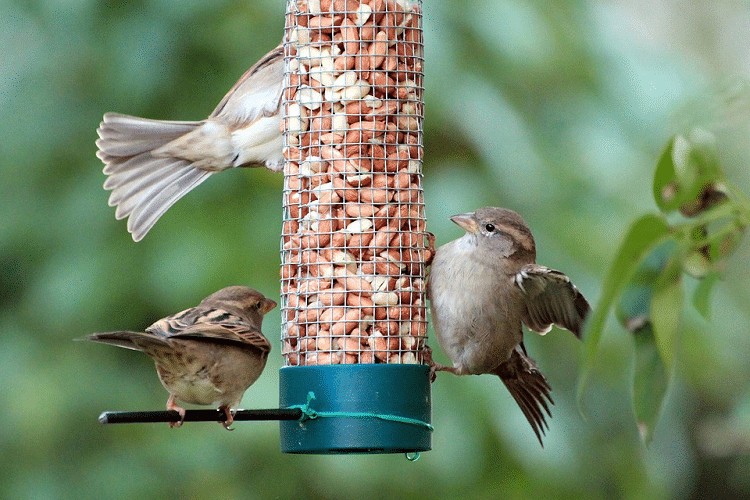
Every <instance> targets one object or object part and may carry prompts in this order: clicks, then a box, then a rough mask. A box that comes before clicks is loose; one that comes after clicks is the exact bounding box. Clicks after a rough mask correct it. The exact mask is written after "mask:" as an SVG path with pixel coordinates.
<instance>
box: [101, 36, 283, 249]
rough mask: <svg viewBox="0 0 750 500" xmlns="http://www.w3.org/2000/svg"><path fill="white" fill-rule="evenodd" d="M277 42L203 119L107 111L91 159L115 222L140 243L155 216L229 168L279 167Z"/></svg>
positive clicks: (279, 57) (279, 63)
mask: <svg viewBox="0 0 750 500" xmlns="http://www.w3.org/2000/svg"><path fill="white" fill-rule="evenodd" d="M283 79H284V54H283V47H282V45H279V46H277V47H276V48H275V49H273V50H272V51H271V52H269V53H268V54H266V55H265V56H263V58H262V59H261V60H260V61H258V62H257V63H255V65H254V66H253V67H251V68H250V69H249V70H247V71H246V72H245V74H244V75H242V77H241V78H240V79H239V80H238V81H237V83H235V84H234V86H233V87H232V88H231V89H229V92H228V93H227V95H225V96H224V98H223V99H222V100H221V102H220V103H219V105H218V106H216V109H214V111H213V113H211V115H210V116H209V117H208V118H206V119H205V120H202V121H196V122H184V121H161V120H150V119H147V118H138V117H135V116H128V115H122V114H118V113H106V114H105V115H104V119H103V121H102V122H101V124H100V125H99V128H98V129H97V133H98V135H99V139H98V140H97V141H96V146H97V148H98V151H97V153H96V155H97V157H99V159H100V160H101V161H102V162H103V163H104V174H105V175H107V179H106V181H105V182H104V189H107V190H111V191H112V193H111V194H110V196H109V206H111V207H112V206H116V207H117V209H116V212H115V217H116V218H117V220H120V219H123V218H125V217H129V219H128V224H127V228H128V232H130V233H131V235H132V237H133V240H134V241H140V240H141V239H143V237H144V236H145V235H146V233H148V231H149V229H151V228H152V227H153V225H154V224H155V223H156V221H157V220H159V217H161V216H162V215H163V214H164V212H166V211H167V210H168V209H169V207H171V206H172V205H174V203H176V202H177V200H179V199H180V198H182V197H183V196H185V195H186V194H187V193H189V192H190V191H191V190H192V189H193V188H195V187H196V186H198V185H199V184H200V183H202V182H203V181H205V180H206V179H207V178H208V177H209V176H210V175H211V174H213V173H216V172H221V171H222V170H227V169H229V168H234V167H258V166H263V165H265V166H266V167H267V168H268V169H270V170H272V171H274V172H278V171H279V170H281V169H282V167H283V158H282V138H281V130H280V125H281V114H280V112H279V109H280V104H281V94H282V89H283Z"/></svg>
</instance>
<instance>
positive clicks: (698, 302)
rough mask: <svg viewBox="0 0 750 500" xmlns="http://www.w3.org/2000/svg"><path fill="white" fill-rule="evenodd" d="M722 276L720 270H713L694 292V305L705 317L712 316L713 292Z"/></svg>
mask: <svg viewBox="0 0 750 500" xmlns="http://www.w3.org/2000/svg"><path fill="white" fill-rule="evenodd" d="M720 277H721V276H720V275H719V273H718V272H712V273H711V274H709V275H707V276H705V277H704V278H703V279H701V280H700V282H699V283H698V286H697V287H696V288H695V292H693V307H695V309H696V310H697V311H698V312H699V313H700V315H701V316H703V317H704V318H705V319H709V317H710V316H711V292H712V291H713V289H714V285H715V284H716V283H717V282H718V281H719V278H720Z"/></svg>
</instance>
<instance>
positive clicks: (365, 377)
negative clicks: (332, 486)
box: [279, 364, 432, 454]
mask: <svg viewBox="0 0 750 500" xmlns="http://www.w3.org/2000/svg"><path fill="white" fill-rule="evenodd" d="M429 371H430V369H429V367H428V366H426V365H397V364H392V365H389V364H370V365H330V366H287V367H284V368H282V369H281V370H280V373H279V404H280V407H281V408H301V409H302V410H303V413H304V414H305V417H303V419H302V420H301V421H282V422H280V423H279V425H280V436H281V451H283V452H284V453H317V454H331V453H409V452H421V451H429V450H430V448H431V443H432V426H431V408H432V407H431V396H430V380H429Z"/></svg>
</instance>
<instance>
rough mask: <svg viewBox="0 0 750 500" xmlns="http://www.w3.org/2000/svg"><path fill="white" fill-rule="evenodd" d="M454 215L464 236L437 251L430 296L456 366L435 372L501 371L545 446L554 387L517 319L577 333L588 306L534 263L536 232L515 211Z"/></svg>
mask: <svg viewBox="0 0 750 500" xmlns="http://www.w3.org/2000/svg"><path fill="white" fill-rule="evenodd" d="M451 220H452V221H453V222H455V223H456V224H458V225H459V226H461V227H462V228H463V229H464V230H465V231H466V234H465V235H464V236H462V237H461V238H459V239H457V240H454V241H452V242H450V243H447V244H445V245H443V246H441V247H440V248H438V249H437V252H436V254H435V259H434V260H433V262H432V267H431V271H430V279H429V283H428V297H429V298H430V307H431V310H432V318H433V325H434V328H435V333H436V334H437V339H438V342H439V343H440V345H441V347H442V348H443V350H444V351H445V353H446V354H447V355H448V357H449V358H450V359H451V361H453V366H452V367H447V366H441V365H435V366H434V370H444V371H450V372H452V373H454V374H456V375H469V374H473V375H479V374H482V373H492V374H495V375H497V376H499V377H500V379H501V380H502V381H503V383H504V384H505V387H507V388H508V391H510V394H511V395H512V396H513V399H515V400H516V403H518V406H520V407H521V411H523V413H524V415H525V416H526V418H527V419H528V421H529V423H530V424H531V427H532V429H533V430H534V433H535V434H536V436H537V439H539V443H540V444H542V435H543V434H544V433H545V427H547V422H546V420H545V416H544V413H545V412H546V413H547V415H549V416H551V414H550V411H549V407H548V406H547V403H548V402H549V403H553V401H552V398H551V397H550V395H549V393H550V391H551V390H552V389H551V388H550V386H549V384H548V383H547V379H546V378H545V377H544V375H542V373H541V372H540V371H539V370H538V369H537V367H536V364H535V363H534V361H533V360H532V359H531V358H530V357H528V356H527V354H526V349H525V347H524V345H523V330H522V327H521V323H523V324H525V325H526V326H527V327H528V328H529V329H531V330H534V331H535V332H538V333H541V334H545V333H547V332H548V331H549V330H550V329H551V328H552V325H553V324H555V325H557V326H559V327H562V328H566V329H568V330H570V331H571V332H573V333H574V334H576V336H578V337H580V334H581V326H582V324H583V320H584V319H585V317H586V315H587V314H588V312H589V310H590V308H589V304H588V302H586V299H585V298H584V297H583V295H581V293H580V292H579V291H578V289H577V288H576V287H575V286H574V285H573V284H572V283H571V282H570V279H568V277H567V276H566V275H564V274H563V273H561V272H559V271H555V270H552V269H549V268H547V267H544V266H540V265H537V264H535V263H534V261H535V260H536V247H535V244H534V237H533V236H532V235H531V231H530V230H529V227H528V226H527V225H526V223H525V222H524V221H523V219H522V218H521V216H519V215H518V214H517V213H516V212H513V211H512V210H508V209H505V208H495V207H487V208H480V209H479V210H477V211H476V212H473V213H467V214H461V215H456V216H453V217H451ZM433 373H434V372H433Z"/></svg>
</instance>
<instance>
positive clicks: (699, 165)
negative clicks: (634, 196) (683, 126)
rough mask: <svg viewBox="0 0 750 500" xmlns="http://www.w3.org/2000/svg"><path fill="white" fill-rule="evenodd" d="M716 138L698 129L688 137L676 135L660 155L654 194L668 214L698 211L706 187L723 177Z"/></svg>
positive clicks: (660, 207) (661, 207)
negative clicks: (679, 210)
mask: <svg viewBox="0 0 750 500" xmlns="http://www.w3.org/2000/svg"><path fill="white" fill-rule="evenodd" d="M722 177H723V176H722V173H721V170H720V168H719V161H718V154H717V151H716V139H715V137H714V136H713V134H711V133H710V132H708V131H706V130H703V129H700V128H696V129H693V130H691V131H690V133H689V134H687V136H684V135H676V136H675V137H673V138H672V140H670V142H669V144H668V145H667V147H666V149H665V150H664V152H663V153H662V155H661V157H660V158H659V162H658V163H657V165H656V172H655V173H654V183H653V196H654V201H655V202H656V205H657V206H658V207H659V209H660V210H661V211H662V212H664V213H669V212H672V211H674V210H675V209H677V208H680V209H681V210H683V211H684V212H685V213H686V214H691V215H692V214H693V213H698V211H699V210H700V208H701V206H702V201H703V200H702V197H703V192H704V190H705V189H706V188H707V187H708V186H711V185H713V184H715V183H717V182H719V181H720V180H721V178H722Z"/></svg>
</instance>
